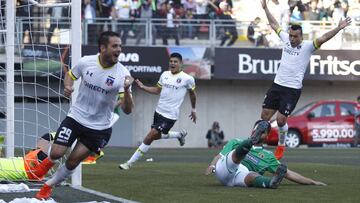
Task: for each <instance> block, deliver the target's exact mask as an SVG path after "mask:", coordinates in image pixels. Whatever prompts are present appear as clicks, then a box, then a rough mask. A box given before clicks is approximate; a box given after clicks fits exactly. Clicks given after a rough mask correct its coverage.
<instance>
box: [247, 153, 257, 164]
mask: <svg viewBox="0 0 360 203" xmlns="http://www.w3.org/2000/svg"><path fill="white" fill-rule="evenodd" d="M246 158H247V159H248V160H249V161H251V162H252V163H254V164H258V163H259V162H260V160H259V159H258V158H257V157H254V156H253V155H251V154H247V155H246Z"/></svg>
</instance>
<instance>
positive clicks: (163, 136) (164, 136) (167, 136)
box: [161, 131, 181, 139]
mask: <svg viewBox="0 0 360 203" xmlns="http://www.w3.org/2000/svg"><path fill="white" fill-rule="evenodd" d="M180 137H181V133H180V132H176V131H169V132H168V134H161V139H173V138H180Z"/></svg>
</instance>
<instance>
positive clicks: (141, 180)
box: [83, 148, 360, 203]
mask: <svg viewBox="0 0 360 203" xmlns="http://www.w3.org/2000/svg"><path fill="white" fill-rule="evenodd" d="M133 152H134V149H120V148H107V149H105V157H104V158H102V159H101V160H99V161H98V163H97V164H96V165H85V166H83V185H84V186H85V187H88V188H91V189H94V190H97V191H101V192H105V193H109V194H112V195H115V196H119V197H122V198H125V199H129V200H133V201H139V202H207V203H208V202H234V201H236V202H242V201H244V202H245V201H246V202H276V203H278V202H360V193H359V191H360V149H359V148H358V149H318V148H316V149H312V148H308V149H293V150H290V149H289V150H287V151H286V154H285V158H284V159H283V161H282V162H284V163H287V164H288V167H289V168H290V169H291V170H294V171H296V172H299V173H301V174H302V175H304V176H307V177H310V178H313V179H315V180H320V181H322V182H325V183H327V184H328V186H326V187H320V186H304V185H298V184H295V183H292V182H290V181H287V180H285V181H284V182H283V183H282V184H281V185H280V187H279V188H278V189H276V190H272V189H258V188H235V187H224V186H222V185H221V184H220V183H219V182H218V181H217V180H216V178H215V177H214V176H205V175H203V173H204V171H205V168H206V167H207V166H208V164H209V162H210V161H211V159H212V157H213V156H214V155H215V154H217V153H218V150H209V149H183V148H179V149H150V151H149V153H147V154H146V156H145V157H144V158H143V159H142V160H141V161H139V162H138V163H137V164H136V165H135V166H134V167H133V168H131V169H130V170H129V171H122V170H120V169H119V168H118V164H119V163H120V162H123V161H125V160H127V159H128V158H129V157H130V155H131V154H132V153H133ZM148 158H153V160H154V161H153V162H146V159H148Z"/></svg>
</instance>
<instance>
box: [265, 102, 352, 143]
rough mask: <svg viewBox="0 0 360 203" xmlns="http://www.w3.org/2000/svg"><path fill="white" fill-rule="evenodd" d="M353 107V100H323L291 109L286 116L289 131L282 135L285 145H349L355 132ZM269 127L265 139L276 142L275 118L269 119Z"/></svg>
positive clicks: (268, 141)
mask: <svg viewBox="0 0 360 203" xmlns="http://www.w3.org/2000/svg"><path fill="white" fill-rule="evenodd" d="M355 107H356V102H354V101H340V100H334V101H331V100H326V101H325V100H323V101H317V102H312V103H309V104H307V105H305V106H304V107H302V108H300V109H298V110H296V111H294V112H293V113H292V114H291V116H290V117H289V118H288V120H287V122H288V126H289V131H288V134H287V136H286V138H285V144H286V146H288V147H290V148H295V147H298V146H299V145H300V144H308V145H310V146H311V145H312V146H323V147H327V146H328V147H330V146H338V147H350V146H351V144H352V143H353V137H354V135H355V131H354V122H355V119H354V116H353V115H354V111H355ZM271 127H272V128H271V132H270V135H269V136H268V137H267V140H266V143H267V144H268V145H277V142H278V131H277V123H276V121H272V122H271Z"/></svg>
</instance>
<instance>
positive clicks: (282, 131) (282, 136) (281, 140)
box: [278, 123, 289, 146]
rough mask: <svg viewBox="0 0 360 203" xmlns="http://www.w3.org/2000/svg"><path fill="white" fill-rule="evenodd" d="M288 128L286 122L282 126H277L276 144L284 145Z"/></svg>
mask: <svg viewBox="0 0 360 203" xmlns="http://www.w3.org/2000/svg"><path fill="white" fill-rule="evenodd" d="M288 130H289V126H288V124H287V123H285V125H284V126H282V127H278V132H279V142H278V145H280V146H285V136H286V135H287V133H288Z"/></svg>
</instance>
